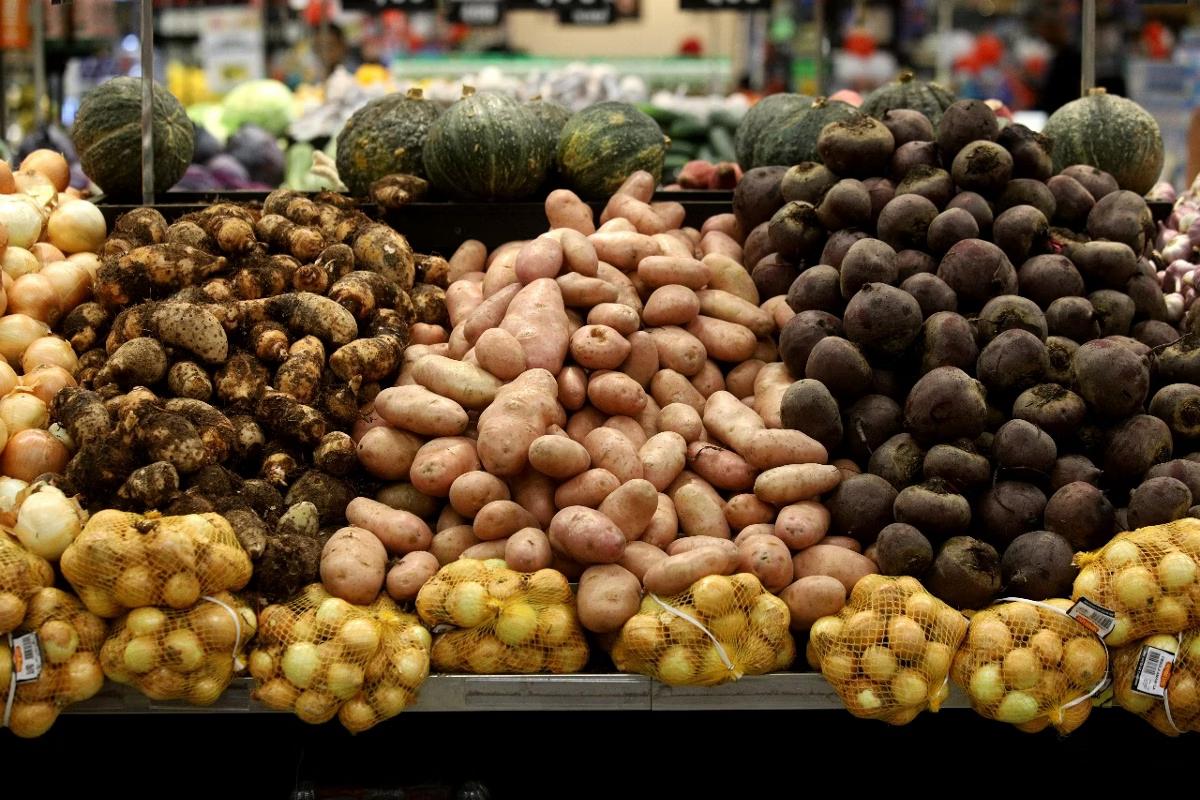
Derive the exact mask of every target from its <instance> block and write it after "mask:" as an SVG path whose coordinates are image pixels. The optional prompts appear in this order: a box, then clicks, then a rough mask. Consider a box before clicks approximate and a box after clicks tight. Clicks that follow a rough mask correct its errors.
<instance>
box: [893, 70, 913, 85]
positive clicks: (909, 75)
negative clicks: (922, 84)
mask: <svg viewBox="0 0 1200 800" xmlns="http://www.w3.org/2000/svg"><path fill="white" fill-rule="evenodd" d="M916 77H917V76H916V75H914V74H913V72H912V70H908V69H906V70H904V72H901V73H900V75H899V77H897V78H896V80H898V81H899V82H900V83H908V82H909V81H911V80H913V79H914V78H916Z"/></svg>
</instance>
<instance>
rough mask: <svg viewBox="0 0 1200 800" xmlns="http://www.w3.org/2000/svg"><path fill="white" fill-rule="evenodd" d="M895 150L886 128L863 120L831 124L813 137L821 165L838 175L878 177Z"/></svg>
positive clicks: (875, 121) (870, 120) (854, 119)
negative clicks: (815, 139)
mask: <svg viewBox="0 0 1200 800" xmlns="http://www.w3.org/2000/svg"><path fill="white" fill-rule="evenodd" d="M895 149H896V140H895V139H893V138H892V132H891V131H889V130H888V129H887V126H885V125H884V124H883V123H882V122H880V121H879V120H877V119H874V118H873V117H867V116H859V117H854V118H851V119H846V120H841V121H839V122H832V123H830V124H828V125H826V126H825V127H824V128H823V129H822V130H821V135H820V136H818V137H817V152H818V153H819V154H820V156H821V161H823V162H824V163H825V165H826V166H827V167H829V168H830V169H831V170H833V171H834V173H836V174H838V175H849V176H851V177H871V176H872V175H879V174H881V173H882V172H883V170H884V169H885V168H886V167H887V165H888V162H889V161H890V160H891V157H892V151H894V150H895Z"/></svg>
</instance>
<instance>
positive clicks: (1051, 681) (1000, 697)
mask: <svg viewBox="0 0 1200 800" xmlns="http://www.w3.org/2000/svg"><path fill="white" fill-rule="evenodd" d="M1071 605H1072V603H1071V601H1070V600H1047V601H1045V602H1038V601H1034V600H1025V599H1022V598H1017V597H1013V598H1005V599H1004V600H1002V601H1001V604H1000V605H995V606H992V607H991V608H987V609H984V610H983V611H980V612H979V613H977V614H975V615H974V616H972V617H971V624H970V627H969V628H968V629H967V639H966V641H965V642H964V643H963V646H962V647H961V648H960V649H959V651H958V652H957V653H956V654H955V655H954V666H953V668H952V669H951V672H950V675H951V677H952V678H953V679H954V682H955V683H957V684H958V685H959V686H961V687H962V688H963V689H965V690H966V692H967V696H968V697H969V698H970V699H971V707H972V708H974V709H975V710H976V711H977V712H979V714H981V715H982V716H985V717H987V718H988V719H994V720H999V721H1000V722H1009V723H1012V724H1013V725H1016V726H1017V728H1019V729H1020V730H1023V731H1027V732H1030V733H1036V732H1038V731H1040V730H1043V729H1045V728H1046V727H1047V726H1050V725H1053V726H1054V728H1055V729H1056V730H1057V731H1058V732H1059V733H1064V734H1065V733H1070V732H1071V731H1073V730H1075V729H1076V728H1078V727H1079V726H1080V725H1082V724H1083V722H1084V720H1086V719H1087V718H1088V715H1089V714H1090V713H1091V710H1092V702H1091V700H1092V698H1093V697H1095V696H1096V695H1097V694H1099V693H1100V691H1101V690H1102V689H1104V687H1105V686H1107V685H1108V650H1107V649H1106V648H1105V646H1104V642H1103V640H1101V639H1100V637H1099V636H1098V635H1096V632H1095V631H1094V630H1092V629H1091V628H1089V627H1087V626H1086V625H1085V624H1083V623H1080V622H1078V621H1077V620H1075V619H1074V618H1073V617H1071V616H1069V615H1068V614H1067V609H1069V608H1071Z"/></svg>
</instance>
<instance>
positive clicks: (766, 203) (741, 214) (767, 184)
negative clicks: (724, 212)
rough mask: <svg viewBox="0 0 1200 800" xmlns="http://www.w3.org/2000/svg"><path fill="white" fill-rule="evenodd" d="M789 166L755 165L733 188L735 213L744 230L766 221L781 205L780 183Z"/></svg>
mask: <svg viewBox="0 0 1200 800" xmlns="http://www.w3.org/2000/svg"><path fill="white" fill-rule="evenodd" d="M787 170H788V168H787V167H781V166H771V167H755V168H754V169H751V170H747V171H746V173H745V174H744V175H742V179H741V180H740V181H738V185H737V188H735V189H734V190H733V213H734V216H736V217H737V219H738V222H740V223H741V225H742V230H744V231H748V230H752V229H754V228H755V227H756V226H758V225H760V224H761V223H763V222H766V221H767V220H769V219H770V218H771V215H773V214H774V213H775V212H776V211H777V210H778V209H779V207H780V206H782V205H783V202H784V201H783V195H782V194H781V193H780V183H781V182H782V180H783V174H784V173H785V172H787Z"/></svg>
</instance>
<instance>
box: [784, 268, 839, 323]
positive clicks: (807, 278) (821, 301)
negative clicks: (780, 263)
mask: <svg viewBox="0 0 1200 800" xmlns="http://www.w3.org/2000/svg"><path fill="white" fill-rule="evenodd" d="M787 304H788V307H790V308H791V309H792V311H795V312H796V313H797V314H799V313H800V312H801V311H824V312H827V313H829V314H841V313H842V310H843V307H844V306H845V302H844V301H843V300H842V290H841V275H840V274H839V273H838V271H837V269H835V268H834V267H831V266H829V265H828V264H818V265H817V266H815V267H809V268H808V269H806V270H804V272H801V273H800V277H798V278H796V280H794V281H792V285H791V287H790V288H789V289H788V292H787Z"/></svg>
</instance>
